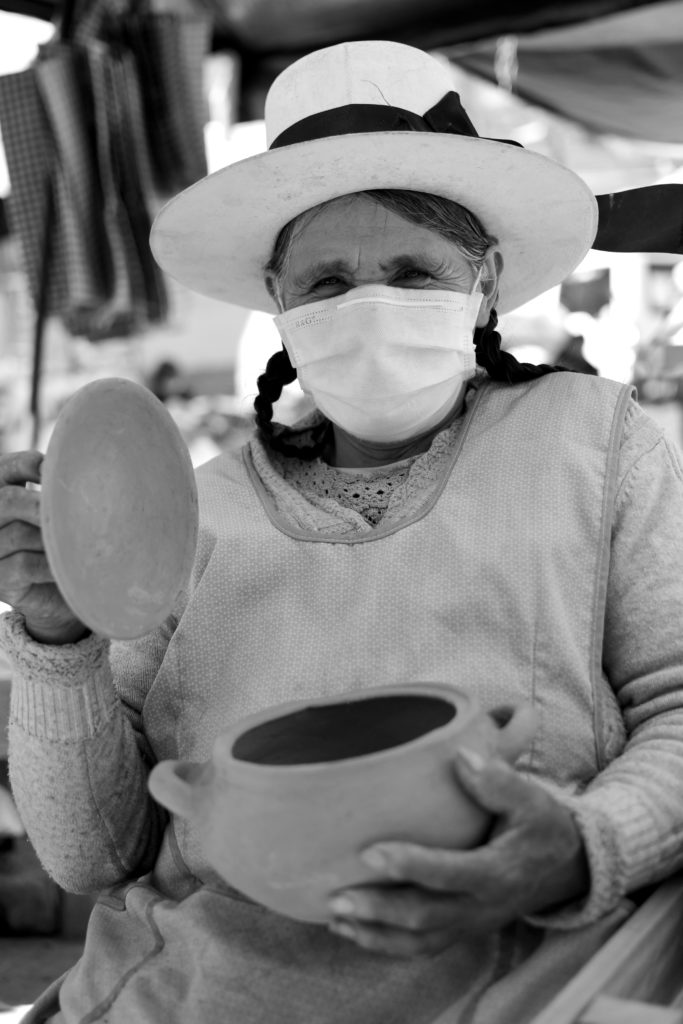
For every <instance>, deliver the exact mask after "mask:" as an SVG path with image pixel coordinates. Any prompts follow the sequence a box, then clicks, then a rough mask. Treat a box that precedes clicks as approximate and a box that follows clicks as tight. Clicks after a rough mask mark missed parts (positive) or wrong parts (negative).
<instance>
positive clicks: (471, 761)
mask: <svg viewBox="0 0 683 1024" xmlns="http://www.w3.org/2000/svg"><path fill="white" fill-rule="evenodd" d="M458 757H459V758H460V760H461V761H464V762H465V764H466V765H467V767H468V768H469V769H470V771H473V772H480V771H482V769H483V768H484V765H485V764H486V762H485V761H484V758H483V757H482V756H481V754H478V753H477V752H476V751H475V750H468V749H467V747H461V749H460V750H459V751H458Z"/></svg>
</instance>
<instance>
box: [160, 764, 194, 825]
mask: <svg viewBox="0 0 683 1024" xmlns="http://www.w3.org/2000/svg"><path fill="white" fill-rule="evenodd" d="M200 767H201V766H200V765H199V764H195V763H194V762H192V761H159V763H158V764H156V765H155V766H154V767H153V768H152V771H151V772H150V774H149V778H148V780H147V787H148V789H149V791H150V793H151V794H152V796H153V797H154V799H155V800H156V801H157V803H160V804H162V805H163V806H164V807H167V808H168V810H169V811H172V812H173V813H174V814H179V815H180V816H181V817H182V818H190V817H192V808H193V804H195V803H196V801H194V800H193V786H192V785H191V784H190V783H189V782H187V781H186V777H187V776H189V777H190V778H192V776H193V775H195V774H196V772H197V770H198V769H199V768H200Z"/></svg>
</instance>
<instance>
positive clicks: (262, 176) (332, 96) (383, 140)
mask: <svg viewBox="0 0 683 1024" xmlns="http://www.w3.org/2000/svg"><path fill="white" fill-rule="evenodd" d="M451 86H452V82H451V79H450V76H449V74H448V68H447V66H445V65H444V64H443V63H442V62H441V61H440V60H437V59H435V58H434V57H431V56H430V55H429V54H427V53H424V52H423V51H422V50H418V49H415V48H414V47H411V46H405V45H403V44H402V43H391V42H377V41H362V42H351V43H341V44H339V45H337V46H330V47H327V48H326V49H323V50H317V51H315V52H314V53H311V54H309V55H308V56H306V57H303V58H301V60H298V61H296V62H295V63H294V64H291V65H290V66H289V67H288V68H287V69H286V70H285V71H283V72H282V74H281V75H279V77H278V78H277V79H276V80H275V81H274V82H273V85H272V86H271V88H270V91H269V93H268V97H267V99H266V108H265V120H266V133H267V139H268V151H267V152H265V153H261V154H259V155H257V156H253V157H249V158H248V159H246V160H241V161H239V162H238V163H234V164H230V165H229V166H227V167H224V168H222V169H221V170H219V171H215V172H214V173H213V174H210V175H208V176H207V177H206V178H202V179H201V180H200V181H198V182H196V183H195V184H194V185H191V186H190V187H189V188H187V189H185V190H184V191H183V192H181V193H180V194H179V195H178V196H176V197H175V198H174V199H172V200H171V201H170V202H169V203H167V204H166V205H165V206H164V208H163V209H162V210H161V211H160V213H159V214H158V216H157V218H156V220H155V222H154V225H153V227H152V234H151V246H152V251H153V253H154V256H155V258H156V260H157V262H158V263H159V265H160V266H161V267H162V269H163V270H165V271H166V272H167V273H168V274H170V275H171V276H172V277H174V278H176V279H177V280H178V281H181V282H182V283H183V284H185V285H187V286H188V287H189V288H192V289H193V290H195V291H197V292H200V293H202V294H204V295H209V296H211V297H212V298H215V299H222V300H224V301H226V302H232V303H236V304H238V305H241V306H247V307H248V308H250V309H257V310H264V311H267V312H276V309H275V305H274V303H273V300H272V299H271V297H270V296H269V294H268V292H267V290H266V287H265V284H264V266H265V264H266V263H267V261H268V260H269V258H270V255H271V252H272V249H273V245H274V243H275V239H276V238H277V235H278V233H279V231H280V230H281V229H282V228H283V227H284V225H285V224H286V223H287V222H288V221H290V220H291V219H292V218H293V217H295V216H296V215H297V214H299V213H302V212H303V211H304V210H308V209H310V208H311V207H313V206H317V205H318V204H319V203H322V202H324V201H326V200H328V199H332V198H334V197H337V196H341V195H346V194H348V193H350V192H359V191H364V190H367V189H377V188H395V189H411V190H413V191H418V192H430V193H433V194H435V195H438V196H445V197H446V198H448V199H454V200H455V201H456V202H458V203H461V204H462V205H463V206H465V207H467V208H468V209H469V210H471V211H472V213H474V214H475V215H476V216H477V217H478V218H479V220H480V221H481V223H482V224H483V226H484V227H485V229H486V230H487V231H488V232H490V233H492V234H494V235H496V236H497V237H498V239H499V245H500V249H501V252H502V254H503V258H504V270H503V273H502V276H501V281H500V294H499V300H498V303H497V309H498V312H499V313H504V312H507V311H509V310H511V309H514V308H515V307H517V306H519V305H521V304H522V303H523V302H526V301H527V300H528V299H531V298H533V297H534V296H535V295H539V294H540V293H541V292H544V291H545V290H546V289H547V288H550V287H551V286H552V285H555V284H559V282H560V281H562V280H563V279H564V278H565V277H566V276H567V275H568V274H569V273H570V272H571V271H572V270H573V269H574V268H575V267H576V266H577V264H578V263H579V262H580V261H581V260H582V259H583V257H584V255H585V254H586V252H587V251H588V249H589V248H590V247H591V244H592V242H593V240H594V238H595V234H596V230H597V222H598V209H597V203H596V200H595V197H594V196H593V194H592V192H591V191H590V189H589V188H588V186H587V185H586V183H585V182H584V181H583V180H582V179H581V178H580V177H579V176H578V175H577V174H575V173H574V172H573V171H571V170H569V169H568V168H566V167H564V166H562V165H561V164H559V163H556V162H555V161H553V160H550V159H548V158H547V157H544V156H541V155H540V154H538V153H532V152H529V151H527V150H525V149H523V148H522V147H521V146H519V144H517V143H514V142H511V141H510V140H498V139H483V138H479V137H478V136H477V134H476V130H475V129H474V127H473V125H472V123H471V122H470V120H469V118H468V117H467V114H466V113H465V111H464V110H463V108H462V106H461V104H460V99H459V97H458V95H457V93H455V92H453V91H452V89H451Z"/></svg>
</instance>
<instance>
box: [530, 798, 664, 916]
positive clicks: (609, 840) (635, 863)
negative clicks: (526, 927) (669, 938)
mask: <svg viewBox="0 0 683 1024" xmlns="http://www.w3.org/2000/svg"><path fill="white" fill-rule="evenodd" d="M553 795H554V796H555V797H556V799H558V800H559V802H560V803H562V804H563V805H564V806H565V807H566V808H567V809H568V810H569V811H570V813H571V814H572V817H573V818H574V821H575V822H576V825H577V828H578V830H579V832H580V834H581V838H582V839H583V844H584V848H585V850H586V856H587V858H588V867H589V871H590V879H591V884H590V890H589V892H588V894H587V896H585V897H584V898H582V899H580V900H574V901H572V902H571V903H566V904H563V905H562V906H559V907H555V908H553V909H552V910H548V911H547V912H543V913H539V914H534V915H531V916H529V917H527V918H525V920H527V921H528V922H529V923H531V924H534V925H539V926H541V927H543V928H557V929H560V930H570V929H574V928H581V927H583V926H584V925H587V924H592V923H593V922H595V921H597V920H599V919H600V918H601V917H604V916H605V915H606V914H609V913H611V911H613V910H614V909H615V908H616V907H617V906H618V905H619V903H620V902H621V900H622V899H623V897H624V896H626V895H627V893H629V892H632V891H633V890H634V889H637V888H639V887H640V886H643V885H646V884H648V883H649V882H651V881H652V877H651V876H652V873H653V872H652V864H653V860H654V859H655V858H656V853H657V851H656V849H653V846H656V842H657V840H656V836H657V830H656V829H655V828H653V821H652V817H651V815H650V813H649V811H648V809H647V806H645V805H644V804H643V803H642V802H641V801H638V800H634V796H633V793H632V792H631V791H625V789H624V788H623V787H621V786H610V785H605V786H600V787H596V788H595V789H593V790H587V791H586V792H584V793H581V794H570V793H567V792H566V791H565V792H563V791H562V790H559V791H558V790H557V789H555V788H553ZM653 837H654V838H653Z"/></svg>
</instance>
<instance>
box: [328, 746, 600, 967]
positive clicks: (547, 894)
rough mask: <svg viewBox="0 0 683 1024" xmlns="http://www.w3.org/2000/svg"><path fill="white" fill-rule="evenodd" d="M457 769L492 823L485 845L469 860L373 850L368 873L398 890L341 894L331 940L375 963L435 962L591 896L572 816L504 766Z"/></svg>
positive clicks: (468, 763)
mask: <svg viewBox="0 0 683 1024" xmlns="http://www.w3.org/2000/svg"><path fill="white" fill-rule="evenodd" d="M453 769H454V774H455V777H456V778H457V781H458V782H459V783H460V785H461V786H462V787H463V788H464V789H465V790H466V791H467V792H468V793H469V794H470V796H471V797H472V798H473V799H474V800H475V801H476V802H477V803H478V804H479V805H480V806H482V807H484V808H486V809H487V810H488V811H490V812H491V813H492V814H493V815H494V821H495V825H494V828H493V830H492V833H491V835H490V837H489V840H488V842H487V843H486V844H485V845H483V846H480V847H478V848H477V849H474V850H467V851H456V850H440V849H431V848H427V847H421V846H416V845H413V844H412V843H403V842H396V843H386V842H385V843H381V844H377V845H375V846H374V847H370V848H368V850H367V851H366V853H365V857H366V858H367V860H368V863H370V864H372V865H373V866H376V867H377V868H380V870H382V872H383V874H384V876H385V878H386V881H387V882H388V883H393V885H387V886H384V885H383V886H367V887H365V886H364V887H359V888H356V889H349V890H347V891H345V892H343V893H337V894H336V896H335V898H333V899H332V901H331V904H330V909H331V911H332V913H333V914H334V920H333V921H332V923H331V925H330V928H331V930H332V931H334V932H336V933H337V934H340V935H344V936H345V937H346V938H349V939H351V940H352V941H353V942H356V943H357V944H358V945H359V946H362V947H363V948H364V949H368V950H373V951H375V952H378V953H385V954H388V955H392V956H415V955H419V954H430V953H436V952H438V951H439V950H441V949H443V948H444V947H446V946H448V945H449V944H450V943H451V942H453V940H454V939H455V938H456V937H457V936H458V935H459V934H463V933H464V934H467V933H470V934H471V933H473V932H482V931H494V930H496V929H498V928H501V927H502V926H504V925H506V924H508V923H510V922H511V921H514V920H516V919H518V918H521V917H524V916H527V915H530V914H534V913H538V912H540V911H543V910H546V909H548V908H550V907H553V906H555V905H557V904H560V903H563V902H566V901H570V900H574V899H580V898H581V897H582V896H584V895H586V894H587V891H588V886H589V880H588V866H587V863H586V856H585V852H584V849H583V845H582V841H581V838H580V835H579V832H578V829H577V826H576V824H575V822H574V820H573V818H572V816H571V814H570V813H569V811H568V810H567V809H566V808H565V807H563V806H562V805H561V804H560V803H558V801H557V800H555V799H554V798H553V797H552V796H551V795H550V794H549V793H547V792H546V790H545V789H543V788H542V787H541V786H539V785H538V784H537V783H534V782H530V781H527V780H526V779H524V778H523V777H522V776H521V775H520V774H519V773H518V772H516V771H515V769H514V768H512V767H510V766H509V765H508V764H506V763H505V762H504V761H502V760H500V759H498V758H494V759H492V760H490V761H488V762H483V761H482V760H481V758H479V757H478V756H477V755H474V756H472V755H471V754H470V755H469V756H468V753H462V752H461V753H460V754H459V755H458V756H457V759H456V761H455V763H454V766H453ZM373 855H374V857H379V858H383V861H382V860H381V859H379V860H377V861H375V859H373ZM340 898H341V899H344V898H346V899H347V900H348V902H349V906H348V907H346V906H344V904H343V903H342V904H340V903H338V900H339V899H340Z"/></svg>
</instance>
